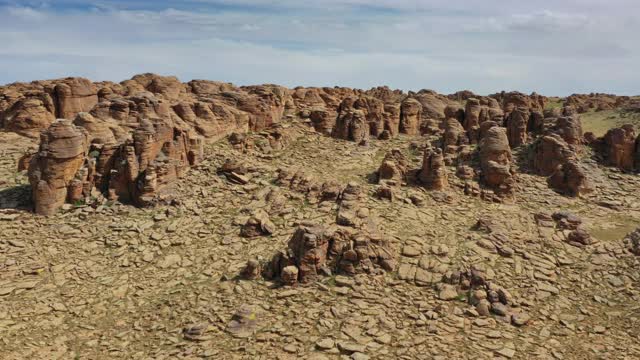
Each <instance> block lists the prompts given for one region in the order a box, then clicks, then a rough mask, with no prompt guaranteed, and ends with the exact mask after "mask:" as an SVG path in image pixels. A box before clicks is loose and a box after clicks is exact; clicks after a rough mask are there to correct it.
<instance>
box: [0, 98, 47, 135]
mask: <svg viewBox="0 0 640 360" xmlns="http://www.w3.org/2000/svg"><path fill="white" fill-rule="evenodd" d="M43 97H46V98H48V101H51V98H49V97H48V95H43ZM55 119H56V117H55V115H54V114H53V113H52V109H51V108H48V107H47V103H46V100H43V98H42V97H32V98H25V99H21V100H19V101H17V102H15V103H14V104H13V105H12V106H11V107H10V108H9V109H7V110H6V111H5V112H4V113H3V114H2V119H0V120H1V122H2V124H3V127H4V128H5V129H6V130H7V131H12V132H15V133H17V134H20V135H23V136H28V137H38V136H39V135H40V131H42V130H43V129H46V128H47V127H49V125H51V123H52V122H53V121H54V120H55Z"/></svg>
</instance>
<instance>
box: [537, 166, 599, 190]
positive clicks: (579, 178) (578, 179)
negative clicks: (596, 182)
mask: <svg viewBox="0 0 640 360" xmlns="http://www.w3.org/2000/svg"><path fill="white" fill-rule="evenodd" d="M587 174H588V170H586V169H585V167H584V166H582V165H580V163H578V161H577V160H575V159H572V160H569V161H567V162H566V163H564V164H562V165H560V166H559V167H558V168H556V170H555V171H554V172H553V174H551V176H550V177H549V179H548V183H549V186H550V187H552V188H554V189H556V190H558V191H560V192H561V193H563V194H566V195H569V196H580V195H584V194H588V193H590V192H592V191H593V190H594V188H593V185H592V183H591V181H590V180H589V177H588V176H587Z"/></svg>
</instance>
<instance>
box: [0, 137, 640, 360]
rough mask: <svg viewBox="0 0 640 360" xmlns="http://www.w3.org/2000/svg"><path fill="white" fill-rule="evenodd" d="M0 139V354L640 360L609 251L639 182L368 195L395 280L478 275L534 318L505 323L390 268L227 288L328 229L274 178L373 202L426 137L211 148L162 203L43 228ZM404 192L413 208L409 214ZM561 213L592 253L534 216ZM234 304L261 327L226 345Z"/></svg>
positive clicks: (633, 302) (75, 213)
mask: <svg viewBox="0 0 640 360" xmlns="http://www.w3.org/2000/svg"><path fill="white" fill-rule="evenodd" d="M0 136H1V138H0V152H1V153H2V154H3V156H2V158H1V162H0V205H1V206H0V207H2V208H3V209H1V210H0V349H1V352H0V358H2V359H25V358H31V359H58V358H59V359H149V358H153V359H175V358H188V359H198V358H211V359H296V358H308V359H338V358H349V357H351V358H354V359H366V358H371V359H392V358H399V359H491V358H495V357H503V358H514V359H531V358H539V359H634V358H640V345H639V344H640V286H639V282H638V281H639V280H640V275H639V273H638V266H639V262H638V259H636V258H635V257H633V256H631V255H629V254H628V253H627V252H625V251H624V245H623V242H622V239H623V237H624V236H625V235H626V234H627V233H628V232H630V231H631V230H633V229H634V228H635V227H636V226H637V224H639V223H640V201H639V199H638V195H637V194H638V191H639V190H640V178H638V177H637V176H633V175H625V174H620V173H617V172H612V171H610V170H609V169H602V168H597V167H595V170H594V174H593V175H594V178H596V180H597V186H598V191H597V192H596V193H595V194H593V195H591V196H589V197H587V198H585V199H569V198H566V197H562V196H560V195H558V194H556V193H554V192H553V191H551V190H549V189H548V188H547V186H546V182H545V179H544V178H540V177H536V176H531V175H526V174H521V175H520V176H519V178H518V190H517V197H516V200H515V201H514V202H513V203H508V204H492V203H486V202H483V201H481V200H479V199H476V198H471V197H467V196H465V195H464V194H463V191H462V189H461V188H459V187H457V186H456V181H454V180H453V175H450V176H451V178H452V182H453V186H452V188H451V189H450V190H449V191H448V192H447V193H446V194H445V195H446V196H442V194H431V193H429V192H426V191H425V190H423V189H421V188H419V187H415V186H406V187H403V188H402V189H400V190H399V191H398V194H399V197H398V199H396V201H394V202H388V201H383V200H378V199H376V198H375V197H373V196H368V197H367V199H366V206H367V208H369V209H370V211H371V213H372V214H373V215H374V216H376V217H377V218H378V221H379V223H380V225H381V227H382V229H383V230H384V232H385V233H386V234H387V235H388V236H389V238H390V239H391V241H392V244H393V247H394V249H395V250H396V252H397V254H398V259H399V262H400V263H402V264H403V265H404V269H407V268H410V267H411V266H416V265H417V264H418V263H419V262H423V261H427V262H432V263H435V264H437V266H436V267H434V269H431V270H429V271H431V272H432V273H433V274H435V275H439V274H440V275H441V272H444V271H446V270H452V269H456V268H459V267H464V266H471V265H475V266H477V267H479V268H484V269H485V270H486V272H487V274H488V276H490V277H491V278H492V281H494V282H495V283H497V284H499V285H500V286H503V287H505V288H507V289H508V290H509V291H510V292H511V293H512V294H513V296H514V298H515V299H516V302H517V303H518V304H519V305H518V306H516V308H515V311H517V312H522V313H526V314H528V315H529V316H531V319H532V320H531V322H530V323H529V324H528V325H526V326H523V327H515V326H513V325H511V324H510V323H509V322H508V321H503V319H501V318H500V317H496V316H491V317H479V316H477V314H474V311H473V307H471V306H470V305H469V304H468V303H467V301H466V294H460V296H459V297H458V298H457V299H454V300H451V301H442V300H439V299H438V292H437V291H436V290H435V287H434V285H435V284H434V285H428V286H418V285H416V284H414V283H413V282H407V281H404V280H401V279H400V277H401V274H399V273H398V272H394V273H389V274H386V275H385V276H367V275H359V276H356V277H354V278H347V277H343V276H334V277H328V278H326V279H324V280H323V281H321V282H318V283H314V284H311V285H308V286H300V287H296V288H281V287H278V286H277V284H274V283H270V282H265V281H246V280H239V279H238V278H237V275H238V273H239V271H240V270H241V269H242V267H243V266H244V264H245V263H246V261H247V260H248V259H250V258H252V257H261V258H265V259H266V258H269V257H270V256H271V255H272V254H273V253H274V252H276V251H278V250H282V249H284V248H285V246H286V242H287V240H288V239H289V237H290V235H291V234H292V233H293V231H294V230H295V227H296V224H298V223H300V222H301V221H303V220H311V221H315V222H319V223H329V222H332V221H333V219H334V218H335V214H336V208H337V205H336V204H333V203H321V204H313V203H310V202H309V201H307V199H305V197H304V196H303V195H302V194H299V193H295V192H293V191H290V190H289V189H284V188H278V187H277V186H275V185H274V183H273V180H274V179H275V177H276V170H277V169H278V168H279V167H300V168H303V169H305V170H306V171H307V172H308V173H310V174H313V175H314V176H315V177H317V178H318V179H327V180H328V179H336V180H338V181H340V182H343V183H346V182H348V181H355V182H358V183H360V184H362V186H364V187H365V188H366V189H367V192H368V193H369V194H370V195H371V194H373V192H374V189H375V188H376V186H377V185H375V184H371V183H370V181H369V180H370V178H371V174H372V173H373V172H374V171H375V170H376V169H377V167H378V166H379V164H380V160H381V158H382V157H383V156H384V154H385V152H386V151H387V150H388V149H390V148H392V147H399V148H402V149H405V151H406V153H407V154H408V155H409V156H411V157H412V160H413V163H414V166H415V167H416V168H417V167H419V166H420V161H421V156H420V154H419V153H418V152H415V151H411V150H410V146H409V144H410V143H411V142H412V141H418V142H422V141H424V140H420V139H410V138H405V137H401V138H400V139H396V140H394V141H390V142H379V141H372V143H371V145H370V146H368V147H361V146H357V145H356V144H353V143H350V142H345V141H336V140H332V139H330V138H326V137H322V136H319V135H317V134H313V133H309V134H307V136H305V137H303V138H300V139H298V140H297V141H296V142H295V143H293V144H291V145H290V146H289V147H287V148H286V149H285V150H284V151H282V152H280V153H274V154H242V153H239V152H236V151H234V150H232V149H231V148H230V147H229V145H228V144H227V143H226V142H225V141H222V142H219V143H216V144H211V145H210V146H208V147H207V149H206V153H207V156H206V160H205V161H204V163H202V164H201V165H200V166H198V167H197V168H195V169H192V170H191V171H190V173H189V174H188V176H186V177H185V178H184V179H182V180H181V181H180V182H179V184H177V188H176V193H177V199H179V203H178V204H177V205H175V206H160V207H157V208H153V209H136V208H134V207H131V206H126V205H120V204H106V205H105V206H100V207H98V208H96V209H94V208H91V207H68V208H67V209H66V210H64V211H62V212H61V213H60V214H58V215H56V216H53V217H50V218H45V217H39V216H35V215H33V214H31V213H29V212H27V211H23V210H16V209H15V208H16V207H19V206H21V205H24V204H23V203H24V201H23V199H24V196H25V192H28V190H27V189H26V188H24V187H20V185H21V184H24V183H25V182H26V179H25V176H24V174H17V173H16V171H15V160H16V159H17V158H18V157H19V155H20V153H21V151H22V150H21V149H24V146H25V144H24V143H21V144H19V145H17V141H24V140H22V139H19V138H17V137H15V136H12V135H9V134H1V135H0ZM226 158H235V159H239V160H241V161H243V162H244V163H246V164H248V165H249V168H250V177H251V180H250V182H249V183H248V184H246V185H234V184H231V183H229V182H228V181H226V179H225V178H224V177H220V176H219V175H217V174H216V169H217V167H218V166H219V165H221V164H222V163H223V161H224V160H225V159H226ZM267 188H275V189H276V191H279V192H280V193H281V194H282V195H283V196H284V198H285V199H286V204H285V206H284V207H283V208H281V209H280V210H279V211H277V212H271V213H270V216H271V220H272V221H273V222H274V223H275V224H276V225H277V230H276V232H275V233H274V234H273V235H272V236H269V237H259V238H255V239H244V238H241V237H240V236H239V230H240V225H241V224H243V223H244V221H245V220H246V219H247V217H248V211H250V210H252V209H256V208H261V207H266V203H265V201H264V192H265V189H267ZM411 195H414V196H415V197H420V198H422V199H424V204H423V205H421V206H415V205H413V204H412V203H411V201H408V199H409V197H410V196H411ZM436 195H437V196H436ZM21 199H22V200H21ZM443 199H444V200H443ZM612 208H615V210H614V209H612ZM558 210H570V211H572V212H573V213H575V214H577V215H579V216H580V217H582V218H583V220H584V222H585V224H586V226H587V229H589V231H590V232H591V234H592V236H594V237H595V238H597V240H598V242H597V243H596V244H594V245H590V246H587V247H583V248H580V247H575V246H573V245H570V244H568V243H566V242H565V241H563V237H562V234H560V233H557V232H555V231H554V230H553V229H549V228H541V227H539V226H538V225H537V224H536V222H535V221H534V217H533V215H534V214H535V213H538V212H548V213H552V212H555V211H558ZM479 218H489V219H492V220H494V222H495V223H496V224H498V226H499V228H500V229H501V230H500V231H501V232H503V233H504V234H505V235H506V237H507V239H508V241H509V247H510V249H511V250H512V251H511V253H510V254H504V253H502V254H499V253H497V252H496V251H495V250H491V249H487V248H485V247H483V246H481V245H482V244H484V242H483V239H485V238H486V234H483V233H480V232H477V231H473V230H472V229H471V227H472V226H473V225H474V224H475V223H476V221H477V220H478V219H479ZM409 248H411V249H413V250H415V249H418V252H419V253H420V255H419V256H415V254H412V253H411V252H410V251H408V249H409ZM405 255H410V256H405ZM243 305H250V306H253V307H254V308H255V309H256V310H257V314H256V316H257V320H258V330H257V333H256V334H255V335H254V336H251V337H249V338H245V339H238V338H234V337H233V336H231V335H230V334H229V333H228V332H226V330H225V329H226V326H227V324H228V323H229V321H230V319H231V317H232V315H233V314H234V313H235V312H236V310H237V309H238V308H240V307H241V306H243ZM194 324H195V325H202V326H203V327H204V328H205V329H206V331H205V332H204V333H203V334H202V335H201V336H200V337H198V338H197V339H195V340H189V339H187V338H185V336H184V335H183V329H185V328H189V327H192V326H193V325H194Z"/></svg>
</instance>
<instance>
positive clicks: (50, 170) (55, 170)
mask: <svg viewBox="0 0 640 360" xmlns="http://www.w3.org/2000/svg"><path fill="white" fill-rule="evenodd" d="M87 148H88V135H87V133H86V131H85V130H84V129H82V128H78V127H76V126H74V125H73V124H72V123H71V121H69V120H57V121H55V122H54V123H53V124H52V125H51V127H49V129H47V131H45V132H43V133H42V135H41V139H40V149H39V150H38V153H37V154H36V156H35V157H34V158H33V159H32V160H31V164H30V166H29V182H30V183H31V187H32V192H33V200H34V203H35V211H36V212H37V213H38V214H42V215H52V214H53V213H55V212H56V210H58V209H59V208H60V207H61V206H62V205H63V204H64V203H65V202H66V201H67V200H68V201H76V200H79V197H78V196H77V187H78V185H77V183H78V181H82V179H81V178H80V177H81V174H79V170H80V169H81V168H82V166H83V165H84V163H85V155H86V152H87Z"/></svg>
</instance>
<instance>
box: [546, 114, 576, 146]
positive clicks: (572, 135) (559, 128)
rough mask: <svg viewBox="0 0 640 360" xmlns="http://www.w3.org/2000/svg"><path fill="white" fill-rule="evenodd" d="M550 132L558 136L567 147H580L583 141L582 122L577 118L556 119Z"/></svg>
mask: <svg viewBox="0 0 640 360" xmlns="http://www.w3.org/2000/svg"><path fill="white" fill-rule="evenodd" d="M551 131H552V132H554V133H556V134H558V135H560V136H561V137H562V138H563V139H564V141H566V142H567V144H569V145H581V144H582V143H583V141H584V134H583V132H582V122H581V121H580V118H579V117H577V116H565V117H560V118H557V119H556V120H555V123H554V124H553V126H552V127H551Z"/></svg>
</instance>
